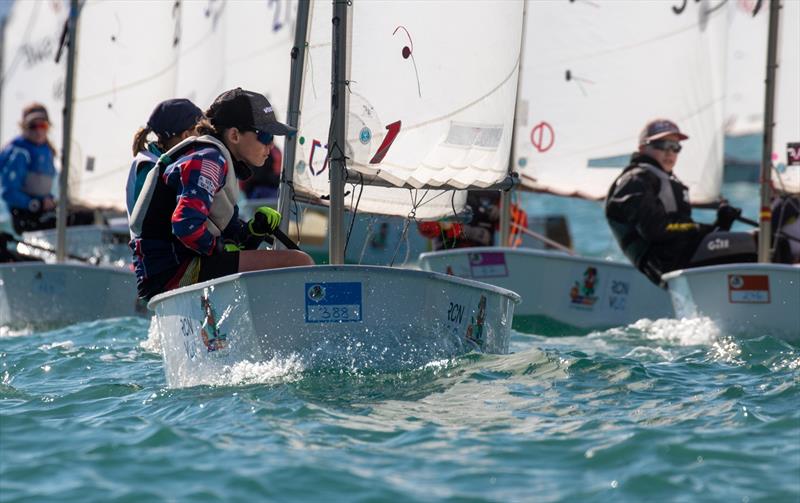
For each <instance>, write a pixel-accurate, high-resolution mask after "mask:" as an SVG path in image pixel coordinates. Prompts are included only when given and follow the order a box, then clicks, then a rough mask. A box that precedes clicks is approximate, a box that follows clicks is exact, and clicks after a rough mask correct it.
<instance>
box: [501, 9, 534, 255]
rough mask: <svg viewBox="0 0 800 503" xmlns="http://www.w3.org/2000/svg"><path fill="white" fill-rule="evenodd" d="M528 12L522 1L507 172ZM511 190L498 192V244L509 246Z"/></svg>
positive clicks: (514, 135) (514, 137)
mask: <svg viewBox="0 0 800 503" xmlns="http://www.w3.org/2000/svg"><path fill="white" fill-rule="evenodd" d="M527 12H528V2H527V0H523V1H522V37H520V45H519V64H518V65H517V92H516V98H515V99H514V119H513V120H512V121H511V150H510V151H509V154H508V173H509V175H510V174H511V173H512V172H513V171H514V144H515V143H516V141H517V109H518V108H519V87H520V83H521V82H522V55H523V53H524V52H525V24H526V18H527ZM510 227H511V191H510V190H504V191H501V192H500V246H509V245H510V244H511V243H509V235H510V234H511V229H510Z"/></svg>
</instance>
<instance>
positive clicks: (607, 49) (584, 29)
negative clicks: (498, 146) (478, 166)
mask: <svg viewBox="0 0 800 503" xmlns="http://www.w3.org/2000/svg"><path fill="white" fill-rule="evenodd" d="M727 15H728V12H727V7H726V2H724V1H723V0H717V1H707V2H700V3H698V2H640V1H623V0H619V1H614V2H594V1H576V2H567V1H563V2H554V1H529V2H528V4H527V27H526V33H525V37H526V40H525V49H524V60H523V63H522V72H523V75H522V79H521V83H520V87H521V89H520V103H519V108H518V112H517V117H518V121H517V130H516V144H515V148H516V150H515V159H516V162H517V169H518V170H519V171H520V173H521V175H522V178H523V184H524V186H525V187H527V188H529V189H532V190H537V191H546V192H552V193H556V194H561V195H573V196H579V197H584V198H590V199H600V198H603V197H605V195H606V192H607V191H608V187H609V186H610V184H611V182H612V181H613V180H614V178H615V177H616V176H617V175H618V174H619V172H620V170H621V168H623V167H624V166H625V165H626V164H627V160H628V157H629V156H630V153H631V152H632V151H634V150H635V149H636V147H637V144H638V135H639V132H640V131H641V128H642V127H643V126H644V124H645V123H646V122H647V121H648V120H650V119H653V118H657V117H667V118H670V119H672V120H674V121H675V122H677V123H678V125H679V126H680V128H681V130H684V131H685V132H686V133H687V134H688V135H689V136H690V140H689V141H687V142H685V144H684V150H683V152H682V153H681V156H680V159H679V161H678V164H677V166H676V169H675V172H676V174H677V176H678V177H679V178H680V179H681V180H682V181H683V182H684V183H686V184H687V185H688V186H689V187H690V197H691V201H692V203H704V202H710V201H712V200H714V199H716V198H717V197H718V194H719V189H720V185H721V182H722V167H723V164H722V159H723V157H722V148H723V135H724V127H723V119H724V116H723V103H724V71H725V65H724V61H725V49H726V47H725V43H726V37H727Z"/></svg>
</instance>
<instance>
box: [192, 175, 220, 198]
mask: <svg viewBox="0 0 800 503" xmlns="http://www.w3.org/2000/svg"><path fill="white" fill-rule="evenodd" d="M197 185H198V186H200V188H201V189H203V190H205V191H206V192H208V193H209V194H211V195H212V196H213V195H214V191H215V190H217V187H216V185H214V182H212V181H211V180H209V179H208V178H206V177H204V176H203V175H200V178H198V179H197Z"/></svg>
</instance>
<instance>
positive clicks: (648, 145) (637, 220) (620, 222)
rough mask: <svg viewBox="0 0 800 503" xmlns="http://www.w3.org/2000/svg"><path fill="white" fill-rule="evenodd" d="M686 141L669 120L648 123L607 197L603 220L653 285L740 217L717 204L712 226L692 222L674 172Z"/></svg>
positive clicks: (686, 192) (734, 210)
mask: <svg viewBox="0 0 800 503" xmlns="http://www.w3.org/2000/svg"><path fill="white" fill-rule="evenodd" d="M687 139H689V137H688V136H686V135H685V134H683V133H682V132H681V131H680V129H679V128H678V126H677V125H676V124H675V123H674V122H672V121H670V120H667V119H655V120H652V121H650V122H648V123H647V124H646V125H645V127H644V129H642V132H641V133H640V135H639V148H638V151H637V152H635V153H634V154H633V155H632V156H631V161H630V164H629V165H628V166H627V167H626V168H625V169H624V170H623V171H622V173H621V174H620V175H619V177H617V179H616V180H615V181H614V183H613V184H611V188H610V189H609V191H608V196H607V198H606V205H605V212H606V218H607V219H608V223H609V225H610V226H611V231H612V233H613V234H614V237H615V238H616V240H617V242H618V243H619V245H620V248H622V251H623V252H624V253H625V256H627V257H628V259H629V260H630V261H631V262H632V263H633V264H634V265H635V266H636V268H637V269H639V270H640V271H641V272H642V273H644V274H645V275H646V276H647V277H648V278H649V279H650V280H651V281H652V282H653V283H655V284H657V285H662V282H661V275H662V274H664V273H666V272H669V271H673V270H676V269H682V268H685V267H686V266H687V265H688V264H689V260H690V259H691V257H692V255H694V252H695V250H696V249H697V246H698V245H699V244H700V241H701V240H702V239H703V238H704V237H705V236H706V235H707V234H708V233H710V232H712V231H713V230H724V231H727V230H730V228H731V225H733V222H734V220H736V218H737V217H739V215H741V210H740V209H738V208H734V207H732V206H728V205H727V204H722V205H721V206H720V207H719V210H718V211H717V220H716V222H714V224H713V225H707V224H701V223H697V222H695V221H694V220H692V207H691V205H690V204H689V189H688V187H686V186H685V185H684V184H683V183H681V181H680V180H678V178H677V177H676V176H675V174H674V173H673V168H674V167H675V164H676V162H677V160H678V154H679V153H680V151H681V149H682V145H681V142H682V141H684V140H687ZM662 286H663V285H662Z"/></svg>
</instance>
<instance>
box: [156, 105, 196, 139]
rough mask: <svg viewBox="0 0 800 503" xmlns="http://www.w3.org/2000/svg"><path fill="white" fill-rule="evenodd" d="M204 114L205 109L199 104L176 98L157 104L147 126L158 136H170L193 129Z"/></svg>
mask: <svg viewBox="0 0 800 503" xmlns="http://www.w3.org/2000/svg"><path fill="white" fill-rule="evenodd" d="M202 116H203V111H202V110H200V108H199V107H198V106H197V105H195V104H194V103H192V102H191V101H189V100H187V99H185V98H175V99H171V100H166V101H162V102H161V103H159V104H158V105H156V108H155V109H154V110H153V113H151V114H150V118H149V119H148V120H147V127H149V128H150V129H151V130H152V131H153V132H154V133H155V134H157V135H158V136H162V137H167V138H170V137H172V136H175V135H176V134H180V133H182V132H184V131H186V130H187V129H191V128H192V126H194V125H195V124H197V121H198V120H200V118H201V117H202Z"/></svg>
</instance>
